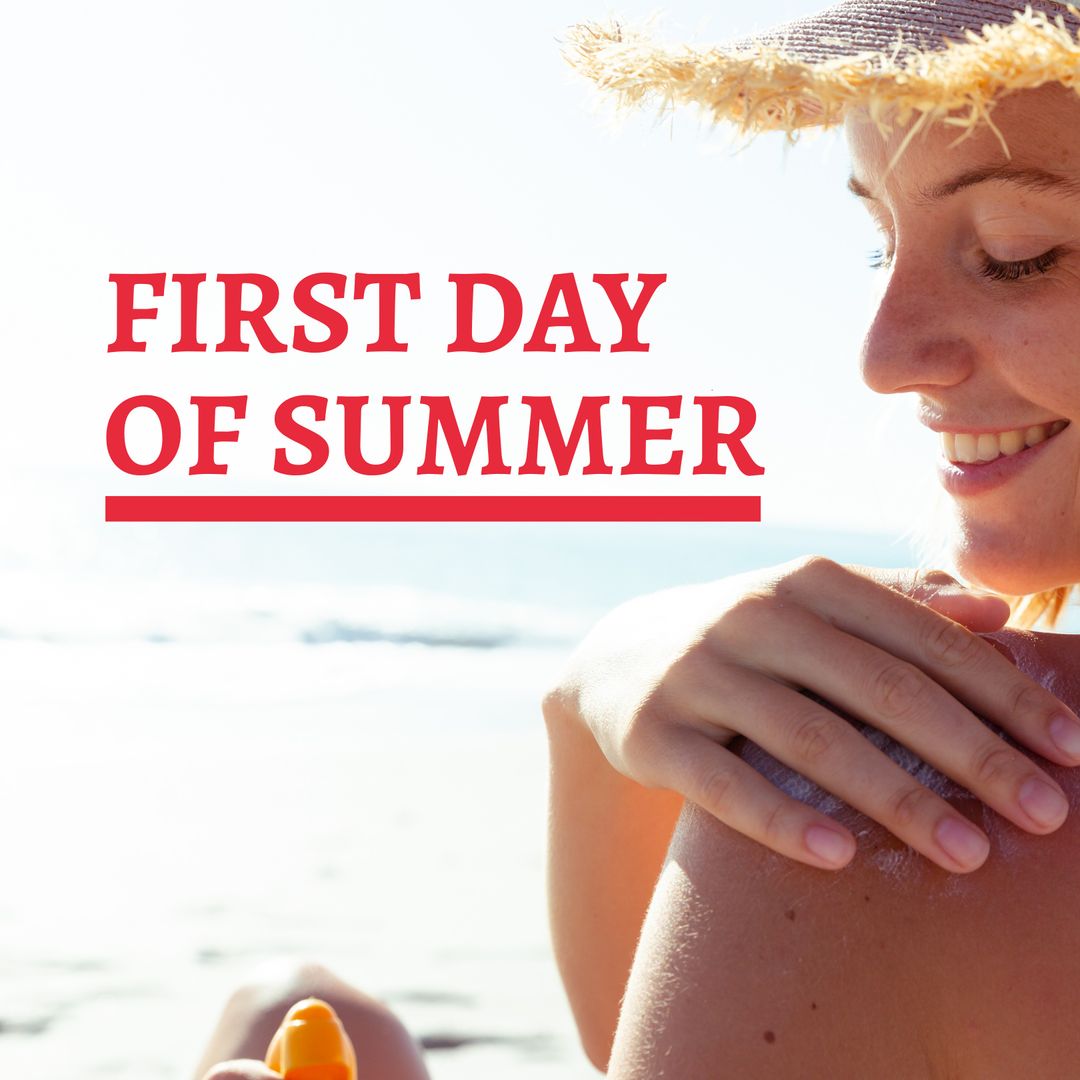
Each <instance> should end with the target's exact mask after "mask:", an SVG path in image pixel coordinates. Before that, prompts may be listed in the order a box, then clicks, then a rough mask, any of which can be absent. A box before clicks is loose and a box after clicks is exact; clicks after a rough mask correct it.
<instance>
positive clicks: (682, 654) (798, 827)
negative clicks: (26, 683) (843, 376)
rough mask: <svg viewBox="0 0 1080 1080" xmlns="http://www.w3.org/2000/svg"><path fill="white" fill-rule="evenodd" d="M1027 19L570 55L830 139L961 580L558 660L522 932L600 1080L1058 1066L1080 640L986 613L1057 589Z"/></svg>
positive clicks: (796, 592) (1062, 400)
mask: <svg viewBox="0 0 1080 1080" xmlns="http://www.w3.org/2000/svg"><path fill="white" fill-rule="evenodd" d="M1039 7H1041V8H1042V9H1043V10H1041V11H1037V12H1034V13H1033V12H1032V11H1031V10H1030V9H1029V10H1027V11H1025V12H1014V11H1013V9H1012V7H1011V6H1010V5H1008V4H1002V3H996V2H977V0H950V2H948V3H944V2H938V3H932V2H929V0H891V2H886V3H879V4H872V3H867V2H865V0H848V2H845V3H841V4H838V5H836V6H835V7H833V8H830V9H828V10H827V11H826V12H823V13H822V14H821V15H818V16H814V17H811V18H808V19H806V20H802V21H800V22H799V23H796V24H792V25H791V26H788V27H784V28H781V29H780V30H778V31H776V32H774V33H773V34H772V35H768V36H767V37H766V39H765V40H764V42H762V43H759V44H757V45H755V44H753V43H750V44H748V43H741V44H740V45H738V46H737V47H730V48H728V49H724V48H719V49H715V50H690V49H686V50H676V49H661V48H659V47H652V46H650V45H648V44H647V43H645V44H643V43H642V42H641V41H640V40H638V39H630V38H626V39H624V38H622V37H621V36H620V35H618V34H609V35H608V37H606V38H604V40H603V41H602V42H601V41H600V40H599V38H602V37H603V35H602V34H599V33H598V32H597V31H595V30H594V31H591V33H592V35H593V36H592V37H590V36H589V33H590V32H582V33H580V34H579V36H578V38H577V41H578V44H579V46H580V48H581V49H582V54H583V56H584V60H583V66H584V67H585V69H586V71H587V73H588V74H590V75H592V76H593V77H594V78H595V79H597V81H598V82H600V83H601V84H602V85H604V86H606V87H608V88H611V89H615V90H616V91H618V92H619V93H621V94H622V95H623V97H624V98H627V99H630V100H636V99H639V98H641V97H642V96H646V97H647V96H648V95H649V94H650V93H651V94H659V95H660V96H661V97H662V98H663V99H664V100H665V101H667V102H670V101H678V100H685V101H697V102H698V103H700V104H702V105H703V106H704V107H705V108H707V109H709V110H711V112H712V114H713V115H714V116H715V117H716V118H718V119H732V120H735V121H736V122H737V123H740V124H741V125H742V126H743V128H744V129H747V130H760V129H763V128H781V129H786V130H788V131H789V132H790V131H792V130H794V129H797V128H799V127H802V126H806V125H808V124H828V123H834V122H838V121H840V120H843V121H844V122H845V123H846V130H847V135H848V142H849V146H850V150H851V157H852V179H851V182H850V185H849V186H850V188H851V190H852V191H853V192H854V193H855V194H856V195H857V196H858V197H859V198H860V199H861V200H862V201H863V203H864V204H865V206H866V209H867V210H868V211H869V212H870V213H871V215H872V216H873V218H874V220H875V222H876V224H877V225H878V227H879V229H880V231H881V233H882V236H883V249H882V252H881V253H880V255H879V256H878V257H877V259H876V260H875V261H876V263H877V265H878V266H879V267H880V272H881V277H880V291H879V296H878V300H877V308H876V312H875V314H874V317H873V320H872V322H871V324H870V327H869V329H868V331H867V334H866V336H865V340H864V344H863V348H862V372H863V377H864V379H865V381H866V382H867V384H868V385H869V386H870V387H871V388H872V389H874V390H876V391H878V392H879V393H883V394H896V393H913V394H915V395H917V397H918V400H919V405H920V418H921V420H922V422H923V423H924V424H926V425H927V426H928V427H930V428H931V429H932V430H934V431H936V432H938V433H939V434H940V436H941V446H942V455H941V460H940V463H939V473H940V475H939V480H940V482H941V484H942V485H943V487H944V489H945V491H946V492H947V493H948V495H949V496H950V497H951V503H952V506H953V510H954V515H955V531H954V535H953V537H952V547H953V555H954V560H955V564H956V567H957V570H958V573H959V574H960V576H961V577H962V579H963V582H961V581H957V580H956V579H954V578H952V577H950V576H949V575H948V574H945V573H942V572H938V571H933V572H916V571H911V572H906V573H902V572H885V571H875V570H873V569H871V568H867V567H843V566H838V565H837V564H835V563H833V562H831V561H830V560H828V559H827V558H823V557H820V556H816V557H808V558H806V559H804V560H799V561H797V562H795V563H791V564H788V565H785V566H781V567H772V568H768V569H766V570H763V571H760V572H757V573H752V574H747V575H744V576H742V577H739V578H729V579H724V580H721V581H717V582H712V583H710V584H708V585H702V586H700V587H690V588H684V589H680V590H675V591H672V592H669V593H664V594H657V595H655V596H652V597H645V598H642V599H641V600H638V601H635V602H633V603H632V604H629V605H625V606H624V607H623V608H621V609H618V610H617V611H616V612H614V613H612V614H611V615H609V616H608V617H607V618H606V619H605V620H604V621H603V622H601V623H600V624H599V625H598V626H597V627H596V628H595V629H594V631H593V632H592V634H591V635H590V636H589V637H588V638H587V639H586V641H585V642H584V643H583V645H582V646H581V647H580V649H579V650H578V652H577V654H576V655H575V657H574V658H573V659H572V661H571V664H570V666H569V668H568V670H567V672H566V673H565V675H564V677H563V678H562V680H561V681H560V682H559V684H558V685H557V686H556V687H555V688H554V689H553V690H552V692H551V693H550V694H549V695H548V697H547V700H546V702H545V714H546V717H547V720H548V727H549V733H550V740H551V750H552V759H553V768H552V836H551V842H552V844H551V864H550V892H551V913H552V924H553V929H554V936H555V942H556V950H557V953H558V954H559V958H560V965H561V970H562V974H563V979H564V982H565V984H566V987H567V991H568V994H569V996H570V999H571V1003H572V1005H573V1007H574V1010H575V1015H576V1017H577V1020H578V1025H579V1029H580V1031H581V1034H582V1038H583V1041H584V1043H585V1046H586V1049H587V1050H588V1052H589V1053H590V1056H591V1057H592V1059H593V1061H594V1062H595V1063H596V1064H597V1065H599V1066H601V1067H606V1066H607V1065H608V1062H609V1055H610V1073H611V1075H613V1076H618V1077H620V1078H627V1077H629V1078H634V1080H638V1078H642V1080H643V1078H646V1077H649V1078H654V1077H678V1078H680V1080H697V1078H702V1080H704V1078H705V1077H709V1078H713V1077H717V1076H733V1077H740V1078H746V1077H757V1076H760V1077H770V1078H772V1077H788V1076H792V1077H794V1076H798V1077H826V1076H828V1077H830V1078H835V1077H852V1078H855V1077H866V1076H890V1077H891V1076H897V1077H899V1076H903V1077H924V1076H926V1077H930V1076H949V1077H957V1078H967V1077H971V1078H975V1077H978V1078H980V1080H983V1078H993V1077H1002V1078H1006V1077H1017V1076H1050V1075H1062V1076H1063V1075H1075V1074H1076V1072H1077V1069H1078V1068H1080V1066H1078V1065H1077V1062H1078V1061H1080V1038H1078V1037H1077V1034H1076V1032H1075V1030H1073V1029H1072V1028H1071V1027H1070V1026H1068V1025H1065V1024H1061V1023H1056V1022H1054V1020H1053V1017H1062V1016H1066V1015H1069V1014H1071V1012H1072V1011H1073V1009H1074V1008H1075V1006H1076V1005H1077V1004H1080V993H1078V991H1077V987H1078V986H1080V938H1078V936H1077V933H1076V930H1075V928H1074V923H1075V920H1074V919H1072V917H1071V914H1070V912H1071V908H1072V903H1073V898H1074V897H1075V893H1076V890H1077V888H1080V859H1078V858H1077V856H1076V852H1077V850H1078V848H1077V844H1078V842H1080V833H1078V828H1080V827H1078V826H1077V825H1076V823H1075V821H1073V820H1069V821H1067V820H1066V819H1067V817H1068V811H1069V804H1070V802H1071V801H1073V800H1075V799H1076V798H1077V797H1078V796H1080V774H1077V773H1076V772H1074V771H1072V767H1073V766H1075V765H1077V764H1080V723H1078V720H1077V713H1076V711H1075V710H1076V709H1077V708H1078V707H1080V646H1078V644H1077V641H1076V639H1075V638H1072V637H1067V636H1063V635H1054V634H1032V633H1028V632H1024V631H1020V630H1016V629H1002V628H1003V626H1004V625H1005V623H1006V621H1007V620H1008V618H1009V617H1010V614H1013V610H1012V609H1017V608H1018V607H1019V600H1020V598H1023V597H1028V598H1031V602H1030V605H1029V607H1028V608H1027V609H1026V610H1025V612H1024V613H1023V616H1024V617H1027V618H1028V619H1029V620H1032V619H1034V617H1036V616H1038V614H1040V613H1046V612H1048V613H1049V614H1050V615H1054V614H1056V612H1057V610H1058V609H1059V608H1060V605H1061V603H1062V602H1063V600H1064V597H1065V595H1066V594H1067V592H1068V591H1069V590H1070V589H1071V588H1072V586H1073V585H1074V584H1075V583H1077V582H1080V543H1078V542H1077V536H1080V441H1078V436H1077V431H1078V430H1080V428H1078V426H1077V425H1076V424H1075V423H1074V421H1075V420H1077V419H1078V418H1080V367H1078V360H1080V348H1078V345H1077V334H1076V329H1075V328H1076V314H1077V312H1078V311H1080V96H1078V92H1074V91H1077V90H1078V89H1080V83H1078V82H1077V77H1076V73H1077V71H1078V70H1080V67H1078V66H1077V64H1076V58H1077V56H1078V55H1080V39H1077V38H1076V37H1074V32H1075V29H1076V27H1077V26H1078V25H1080V12H1078V11H1077V10H1076V9H1075V8H1072V7H1070V6H1067V5H1059V4H1053V3H1050V4H1041V5H1039ZM989 20H995V22H994V24H993V25H984V23H985V22H987V21H989ZM997 23H1000V25H998V24H997ZM1059 61H1060V62H1059ZM958 132H959V135H960V137H959V138H958ZM983 589H987V590H992V591H993V592H992V593H986V592H983V591H981V590H983ZM993 593H997V594H1004V595H1007V596H1010V597H1013V598H1014V602H1013V603H1012V604H1011V605H1010V604H1008V603H1005V602H1003V600H1002V599H1001V597H1000V596H995V595H993ZM1018 621H1019V618H1018ZM755 841H756V843H755ZM769 849H771V850H769ZM992 850H993V851H994V854H993V855H991V852H992ZM598 852H599V854H598ZM920 855H921V856H925V858H924V859H920V858H919V856H920ZM781 856H786V857H787V858H786V859H784V858H781ZM984 864H985V865H984ZM980 867H983V869H981V870H980V872H979V873H978V874H974V875H972V874H971V872H972V871H974V870H978V869H979V868H980ZM827 871H840V872H839V873H828V872H827ZM646 909H647V910H648V915H647V917H645V918H644V922H643V916H644V914H645V912H646ZM988 946H992V947H988ZM620 1004H621V1008H620ZM718 1018H719V1019H718ZM613 1042H614V1048H612V1044H613Z"/></svg>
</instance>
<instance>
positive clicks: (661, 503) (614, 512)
mask: <svg viewBox="0 0 1080 1080" xmlns="http://www.w3.org/2000/svg"><path fill="white" fill-rule="evenodd" d="M105 520H106V521H142V522H149V521H262V522H280V521H492V522H495V521H529V522H535V521H627V522H629V521H683V522H688V521H761V499H760V498H759V497H758V496H756V495H662V496H655V495H606V496H590V495H106V496H105Z"/></svg>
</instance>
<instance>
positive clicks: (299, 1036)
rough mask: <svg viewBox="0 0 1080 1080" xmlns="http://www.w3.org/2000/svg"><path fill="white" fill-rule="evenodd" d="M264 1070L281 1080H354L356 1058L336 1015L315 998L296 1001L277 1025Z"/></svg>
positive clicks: (324, 1003)
mask: <svg viewBox="0 0 1080 1080" xmlns="http://www.w3.org/2000/svg"><path fill="white" fill-rule="evenodd" d="M266 1066H267V1068H268V1069H272V1070H273V1071H274V1072H276V1073H280V1074H281V1076H282V1077H283V1078H284V1080H356V1054H355V1053H354V1052H353V1046H352V1043H351V1042H350V1041H349V1036H348V1035H347V1034H346V1033H345V1028H344V1027H342V1025H341V1021H340V1020H339V1019H338V1018H337V1013H335V1012H334V1010H333V1009H331V1008H330V1006H329V1005H327V1004H326V1002H325V1001H319V1000H318V998H305V999H304V1000H303V1001H298V1002H297V1003H296V1004H295V1005H294V1006H293V1007H292V1008H291V1009H290V1010H289V1011H288V1012H287V1013H286V1014H285V1019H284V1020H282V1021H281V1027H279V1028H278V1029H277V1032H276V1034H275V1035H274V1038H273V1039H272V1040H271V1042H270V1049H269V1050H267V1052H266Z"/></svg>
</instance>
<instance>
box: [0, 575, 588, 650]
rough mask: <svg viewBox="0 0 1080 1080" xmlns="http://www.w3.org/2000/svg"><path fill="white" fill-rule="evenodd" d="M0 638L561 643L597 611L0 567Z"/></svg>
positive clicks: (379, 591) (495, 645)
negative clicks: (68, 577) (2, 571)
mask: <svg viewBox="0 0 1080 1080" xmlns="http://www.w3.org/2000/svg"><path fill="white" fill-rule="evenodd" d="M0 595H2V596H3V597H4V603H3V605H2V606H0V638H3V639H8V640H17V641H27V640H31V641H43V642H57V643H87V644H103V643H116V642H122V641H132V642H149V643H157V644H168V643H172V642H178V643H214V642H220V643H226V642H244V643H273V642H298V643H301V644H305V645H311V646H322V645H334V644H365V643H375V642H379V643H384V644H393V645H401V646H421V647H427V648H464V649H488V650H490V649H502V648H513V647H530V646H565V645H567V644H570V643H572V642H574V641H575V640H577V639H578V638H580V636H581V635H582V633H583V632H584V631H585V629H587V627H588V625H589V623H590V622H591V620H592V618H593V617H594V615H595V613H592V614H590V613H589V612H584V611H568V610H564V609H561V608H555V607H544V606H542V605H536V604H526V603H515V602H506V601H499V600H491V599H487V598H477V597H469V596H461V595H456V594H453V593H442V592H438V591H434V590H429V589H424V588H416V587H409V586H342V587H338V586H330V585H326V584H310V585H306V584H297V583H282V584H272V585H268V584H260V585H245V584H237V583H233V582H207V581H202V582H197V583H193V582H191V581H188V580H175V581H160V580H154V581H138V580H124V581H119V582H118V581H116V580H111V581H86V580H72V581H66V582H58V581H57V580H56V579H55V578H50V579H48V580H44V579H35V578H33V577H28V576H27V575H25V574H20V575H10V576H4V575H0Z"/></svg>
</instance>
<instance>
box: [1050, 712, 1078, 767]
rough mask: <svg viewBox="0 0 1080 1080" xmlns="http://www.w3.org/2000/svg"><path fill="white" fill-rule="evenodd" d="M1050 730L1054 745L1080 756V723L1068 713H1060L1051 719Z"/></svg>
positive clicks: (1071, 754)
mask: <svg viewBox="0 0 1080 1080" xmlns="http://www.w3.org/2000/svg"><path fill="white" fill-rule="evenodd" d="M1049 731H1050V738H1051V739H1053V741H1054V745H1055V746H1056V747H1057V748H1058V749H1059V750H1060V751H1061V752H1062V753H1063V754H1068V755H1069V757H1074V758H1080V724H1078V723H1077V722H1076V720H1074V719H1073V718H1072V717H1071V716H1070V715H1069V714H1068V713H1058V714H1057V716H1055V717H1054V719H1053V720H1051V721H1050V728H1049Z"/></svg>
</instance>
